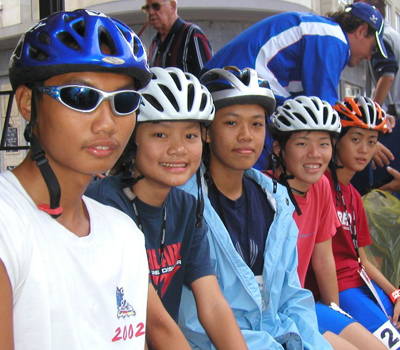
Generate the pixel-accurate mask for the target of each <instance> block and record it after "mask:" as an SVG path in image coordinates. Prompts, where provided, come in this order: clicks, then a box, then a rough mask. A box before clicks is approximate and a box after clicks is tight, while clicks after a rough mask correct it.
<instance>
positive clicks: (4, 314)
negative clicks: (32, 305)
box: [0, 260, 14, 350]
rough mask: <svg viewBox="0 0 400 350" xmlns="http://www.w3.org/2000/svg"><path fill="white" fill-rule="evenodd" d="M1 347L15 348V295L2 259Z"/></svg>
mask: <svg viewBox="0 0 400 350" xmlns="http://www.w3.org/2000/svg"><path fill="white" fill-rule="evenodd" d="M0 349H2V350H13V349H14V336H13V296H12V288H11V283H10V280H9V278H8V274H7V271H6V268H5V267H4V264H3V262H2V261H1V260H0Z"/></svg>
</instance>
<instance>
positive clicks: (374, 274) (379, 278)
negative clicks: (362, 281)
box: [359, 247, 396, 295]
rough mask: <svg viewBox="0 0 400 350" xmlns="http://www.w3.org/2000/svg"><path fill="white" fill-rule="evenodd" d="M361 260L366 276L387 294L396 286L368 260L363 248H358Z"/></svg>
mask: <svg viewBox="0 0 400 350" xmlns="http://www.w3.org/2000/svg"><path fill="white" fill-rule="evenodd" d="M359 252H360V257H361V262H362V264H363V266H364V267H365V271H366V272H367V274H368V277H369V278H370V279H371V280H372V281H374V282H375V283H376V284H377V285H378V286H379V287H380V288H382V289H383V291H384V292H385V293H386V294H387V295H389V294H390V293H392V292H393V291H394V290H395V289H396V288H395V287H394V286H393V285H392V284H391V283H390V282H389V281H388V280H387V278H386V277H385V276H384V275H383V274H382V273H381V272H380V271H379V270H378V269H377V268H376V267H375V266H374V265H373V264H372V263H371V262H370V261H369V260H368V258H367V255H366V253H365V249H364V248H363V247H362V248H359Z"/></svg>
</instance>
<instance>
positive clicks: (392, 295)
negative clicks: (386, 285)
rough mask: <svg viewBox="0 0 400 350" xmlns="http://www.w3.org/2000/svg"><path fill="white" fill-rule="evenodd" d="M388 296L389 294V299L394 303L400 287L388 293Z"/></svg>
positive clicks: (399, 294)
mask: <svg viewBox="0 0 400 350" xmlns="http://www.w3.org/2000/svg"><path fill="white" fill-rule="evenodd" d="M389 296H390V300H391V301H392V303H393V304H394V303H395V302H396V300H397V299H399V298H400V289H396V290H395V291H393V292H392V293H390V295H389Z"/></svg>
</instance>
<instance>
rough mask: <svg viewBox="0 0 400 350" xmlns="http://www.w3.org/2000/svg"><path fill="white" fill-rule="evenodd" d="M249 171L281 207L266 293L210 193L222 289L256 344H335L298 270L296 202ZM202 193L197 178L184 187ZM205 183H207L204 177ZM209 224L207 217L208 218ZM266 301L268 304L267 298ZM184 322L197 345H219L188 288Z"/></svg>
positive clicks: (267, 259) (270, 348)
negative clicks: (322, 325)
mask: <svg viewBox="0 0 400 350" xmlns="http://www.w3.org/2000/svg"><path fill="white" fill-rule="evenodd" d="M245 175H246V176H248V177H250V178H252V179H254V180H255V181H256V182H257V183H259V184H260V185H261V187H262V188H263V190H264V191H265V193H266V195H267V198H268V200H269V202H270V204H271V206H272V208H273V209H274V210H275V218H274V221H273V223H272V225H271V227H270V230H269V232H268V237H267V242H266V246H265V252H264V270H263V274H262V279H263V282H264V288H263V292H262V295H261V292H260V289H259V285H258V283H257V282H256V280H255V278H254V274H253V272H252V271H251V270H250V268H249V267H248V266H247V265H246V264H245V262H244V261H243V260H242V258H241V257H240V256H239V254H238V253H237V252H236V249H235V248H234V246H233V244H232V242H231V239H230V236H229V233H228V232H227V230H226V228H225V226H224V225H223V223H222V221H221V219H220V218H219V216H218V214H217V213H216V212H215V211H214V209H213V207H212V206H211V203H210V201H209V199H208V198H207V197H205V208H204V222H205V223H206V224H207V226H208V232H207V236H208V239H209V242H210V251H211V252H210V253H211V262H212V264H213V265H214V267H215V271H216V274H217V278H218V282H219V285H220V287H221V290H222V293H223V294H224V296H225V298H226V299H227V301H228V303H229V305H230V306H231V308H232V310H233V312H234V315H235V317H236V321H237V322H238V324H239V327H240V329H241V330H242V333H243V336H244V337H245V339H246V343H247V346H248V348H249V349H250V350H263V349H265V350H274V349H283V347H282V346H281V344H283V343H286V347H287V349H288V350H297V349H299V350H300V349H316V350H323V349H332V347H331V346H330V345H329V344H328V342H327V341H326V340H325V339H324V338H323V337H322V335H321V334H320V333H319V332H318V326H317V318H316V315H315V305H314V299H313V297H312V294H311V292H310V291H308V290H306V289H303V288H301V286H300V282H299V278H298V274H297V248H296V245H297V235H298V229H297V226H296V224H295V222H294V220H293V217H292V215H293V209H294V208H293V205H292V203H291V201H290V199H289V196H288V193H287V190H286V188H285V187H283V186H281V185H279V184H278V185H277V193H275V194H274V195H272V193H273V182H272V180H271V179H270V178H268V177H267V176H265V175H264V174H262V173H261V172H259V171H257V170H254V169H250V170H247V171H246V172H245ZM182 188H183V189H184V190H185V191H187V192H189V193H191V194H193V195H194V196H197V183H196V178H195V177H192V179H190V180H189V182H188V183H186V184H185V185H184V186H183V187H182ZM203 189H204V190H205V192H206V193H207V189H206V188H205V186H204V183H203ZM203 224H204V223H203ZM262 299H263V300H264V301H265V306H264V308H263V301H262ZM179 325H180V327H181V328H182V331H183V332H184V334H185V336H186V337H187V338H188V340H189V342H190V343H191V345H192V347H193V348H200V349H215V348H214V347H213V345H212V344H211V342H210V340H209V339H208V337H207V335H206V333H205V331H204V329H203V328H202V326H201V324H200V323H199V321H198V318H197V311H196V304H195V301H194V298H193V294H192V292H191V291H190V290H189V289H188V288H186V287H185V288H184V291H183V294H182V301H181V306H180V313H179Z"/></svg>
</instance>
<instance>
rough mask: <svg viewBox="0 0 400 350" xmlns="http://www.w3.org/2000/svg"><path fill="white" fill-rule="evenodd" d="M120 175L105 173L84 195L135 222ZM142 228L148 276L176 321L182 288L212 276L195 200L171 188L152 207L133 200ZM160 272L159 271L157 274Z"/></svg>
mask: <svg viewBox="0 0 400 350" xmlns="http://www.w3.org/2000/svg"><path fill="white" fill-rule="evenodd" d="M120 184H121V176H108V177H106V178H104V179H101V180H97V181H94V182H92V183H91V184H90V186H89V188H88V190H87V191H86V193H85V195H86V196H88V197H91V198H93V199H95V200H97V201H99V202H101V203H103V204H106V205H110V206H112V207H114V208H117V209H119V210H121V211H123V212H124V213H126V214H127V215H129V216H130V217H131V218H132V219H133V220H134V221H135V222H136V224H138V220H137V217H136V215H135V211H134V209H133V206H132V203H131V202H130V200H129V199H128V198H127V196H126V195H125V193H124V192H123V191H122V190H121V189H120ZM135 204H136V207H137V210H138V212H139V217H140V221H141V224H142V226H143V231H144V233H145V242H146V250H147V258H148V261H149V270H150V279H151V280H152V282H153V284H154V286H155V288H156V289H158V292H159V295H160V297H161V300H162V302H163V304H164V307H165V309H166V310H167V311H168V313H169V314H170V315H171V317H172V318H173V319H174V320H175V321H177V320H178V311H179V304H180V300H181V294H182V288H183V285H184V284H185V285H186V286H187V287H190V285H191V284H192V283H193V282H194V281H196V280H197V279H199V278H200V277H204V276H209V275H215V271H214V268H213V267H212V265H211V262H210V247H209V244H208V240H207V237H206V225H205V224H204V223H203V225H202V227H201V228H196V227H195V224H196V199H195V198H194V197H193V196H192V195H190V194H188V193H186V192H184V191H182V190H181V189H178V188H176V187H172V188H171V191H170V193H169V194H168V196H167V198H166V200H165V202H164V204H163V206H161V207H153V206H151V205H148V204H146V203H144V202H142V201H141V200H139V199H138V198H136V201H135ZM164 206H166V239H165V247H164V254H163V260H162V265H161V267H160V243H161V232H162V231H161V226H162V223H163V210H164ZM160 272H161V273H160Z"/></svg>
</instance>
